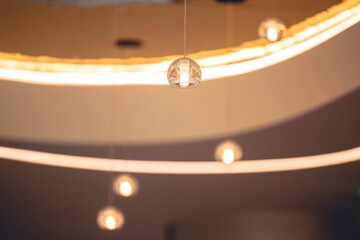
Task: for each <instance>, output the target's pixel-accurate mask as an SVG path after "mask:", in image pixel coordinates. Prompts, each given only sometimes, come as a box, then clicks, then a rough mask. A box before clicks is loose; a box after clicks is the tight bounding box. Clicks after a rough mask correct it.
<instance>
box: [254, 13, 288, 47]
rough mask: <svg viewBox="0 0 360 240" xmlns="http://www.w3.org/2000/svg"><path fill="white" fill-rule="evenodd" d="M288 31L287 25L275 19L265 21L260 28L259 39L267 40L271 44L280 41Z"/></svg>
mask: <svg viewBox="0 0 360 240" xmlns="http://www.w3.org/2000/svg"><path fill="white" fill-rule="evenodd" d="M285 31H286V26H285V24H284V23H283V22H282V21H280V20H278V19H275V18H269V19H266V20H265V21H263V22H262V23H261V24H260V26H259V37H261V38H265V39H267V40H268V41H270V42H276V41H279V40H280V39H281V38H282V37H283V35H284V33H285Z"/></svg>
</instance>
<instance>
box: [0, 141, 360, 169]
mask: <svg viewBox="0 0 360 240" xmlns="http://www.w3.org/2000/svg"><path fill="white" fill-rule="evenodd" d="M0 158H3V159H7V160H12V161H19V162H25V163H33V164H40V165H46V166H53V167H66V168H73V169H83V170H95V171H113V172H129V173H145V174H237V173H261V172H279V171H290V170H301V169H309V168H319V167H326V166H333V165H338V164H344V163H350V162H355V161H359V160H360V147H357V148H353V149H350V150H345V151H341V152H335V153H329V154H322V155H314V156H306V157H296V158H282V159H268V160H251V161H246V160H242V161H238V162H235V163H233V164H232V165H230V166H229V165H225V164H223V163H221V162H215V161H212V162H179V161H147V160H146V161H145V160H120V159H113V160H110V159H108V158H92V157H80V156H72V155H63V154H54V153H45V152H39V151H31V150H22V149H16V148H9V147H0Z"/></svg>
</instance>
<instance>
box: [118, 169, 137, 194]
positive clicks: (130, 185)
mask: <svg viewBox="0 0 360 240" xmlns="http://www.w3.org/2000/svg"><path fill="white" fill-rule="evenodd" d="M113 190H114V192H115V193H116V194H117V195H119V196H123V197H132V196H134V195H136V193H137V192H138V191H139V183H138V181H137V180H136V178H135V177H133V176H131V175H128V174H123V175H120V176H118V177H116V178H115V179H114V182H113Z"/></svg>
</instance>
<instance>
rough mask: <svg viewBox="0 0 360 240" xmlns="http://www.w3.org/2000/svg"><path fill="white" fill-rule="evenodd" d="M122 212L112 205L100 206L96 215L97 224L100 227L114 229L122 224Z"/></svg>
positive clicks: (119, 227) (123, 218)
mask: <svg viewBox="0 0 360 240" xmlns="http://www.w3.org/2000/svg"><path fill="white" fill-rule="evenodd" d="M124 223H125V217H124V214H123V213H122V212H121V211H120V210H119V209H117V208H116V207H113V206H107V207H104V208H102V209H101V210H100V211H99V212H98V215H97V224H98V226H99V227H100V228H101V229H104V230H108V231H114V230H119V229H121V228H122V227H123V226H124Z"/></svg>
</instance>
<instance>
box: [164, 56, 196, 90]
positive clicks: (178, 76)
mask: <svg viewBox="0 0 360 240" xmlns="http://www.w3.org/2000/svg"><path fill="white" fill-rule="evenodd" d="M167 78H168V81H169V83H170V86H171V87H174V88H182V89H186V88H196V87H198V86H199V85H200V82H201V68H200V66H199V65H198V64H197V63H196V62H195V61H194V60H192V59H190V58H186V57H183V58H179V59H176V60H175V61H174V62H172V63H171V65H170V67H169V69H168V72H167Z"/></svg>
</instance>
